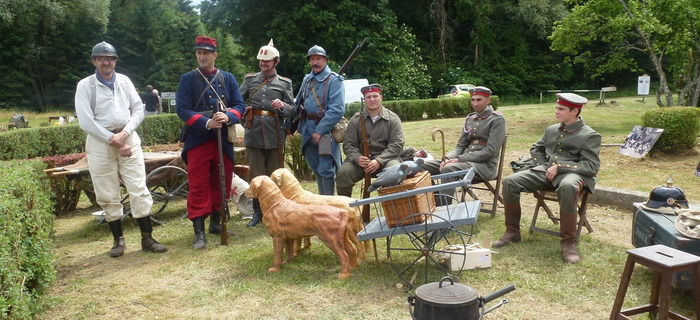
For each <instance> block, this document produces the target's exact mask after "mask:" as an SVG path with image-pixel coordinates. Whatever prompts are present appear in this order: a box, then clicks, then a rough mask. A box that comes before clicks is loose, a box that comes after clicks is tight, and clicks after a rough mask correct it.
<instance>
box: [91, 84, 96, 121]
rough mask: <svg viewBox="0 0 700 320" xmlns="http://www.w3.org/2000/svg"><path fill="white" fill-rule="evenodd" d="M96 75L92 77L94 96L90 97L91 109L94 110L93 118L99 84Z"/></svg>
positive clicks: (93, 112)
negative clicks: (96, 81)
mask: <svg viewBox="0 0 700 320" xmlns="http://www.w3.org/2000/svg"><path fill="white" fill-rule="evenodd" d="M96 77H97V76H95V75H94V74H93V75H92V76H90V88H92V95H90V108H91V109H92V114H93V116H94V115H95V106H96V105H97V84H96V83H95V78H96Z"/></svg>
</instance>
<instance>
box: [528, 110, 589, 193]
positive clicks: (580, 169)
mask: <svg viewBox="0 0 700 320" xmlns="http://www.w3.org/2000/svg"><path fill="white" fill-rule="evenodd" d="M600 141H601V136H600V134H598V132H596V131H595V130H593V129H592V128H591V127H589V126H587V125H586V124H585V123H583V119H582V118H580V117H579V120H578V121H577V122H574V123H572V124H570V125H568V126H564V125H563V124H561V123H559V124H554V125H551V126H549V127H547V129H545V131H544V136H543V137H542V138H541V139H540V140H539V141H537V142H535V144H534V145H533V146H532V148H531V149H530V155H531V156H532V160H533V161H534V162H535V167H533V168H532V169H531V170H534V171H547V168H548V167H550V166H552V165H557V166H558V167H559V168H558V169H557V170H558V171H557V176H556V177H555V178H554V181H552V184H553V185H555V186H556V185H559V182H560V181H561V179H562V178H563V177H564V175H565V174H567V173H575V174H578V175H579V176H581V179H583V181H584V182H585V183H586V189H588V191H589V192H591V193H592V192H593V190H595V182H596V175H597V174H598V169H600V158H599V156H598V155H599V153H600Z"/></svg>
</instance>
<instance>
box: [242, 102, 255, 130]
mask: <svg viewBox="0 0 700 320" xmlns="http://www.w3.org/2000/svg"><path fill="white" fill-rule="evenodd" d="M243 121H244V123H243V127H245V128H246V129H250V128H252V127H253V107H252V106H247V107H245V111H244V112H243Z"/></svg>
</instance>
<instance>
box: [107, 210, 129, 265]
mask: <svg viewBox="0 0 700 320" xmlns="http://www.w3.org/2000/svg"><path fill="white" fill-rule="evenodd" d="M107 224H108V225H109V231H111V232H112V236H113V237H114V245H113V246H112V249H111V250H109V256H110V257H112V258H117V257H121V256H123V255H124V250H126V242H125V241H124V234H123V233H122V220H121V219H117V220H115V221H110V222H108V223H107Z"/></svg>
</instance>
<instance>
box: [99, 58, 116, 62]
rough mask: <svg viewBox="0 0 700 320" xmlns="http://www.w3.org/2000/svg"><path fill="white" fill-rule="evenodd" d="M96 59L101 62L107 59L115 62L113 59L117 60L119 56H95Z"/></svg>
mask: <svg viewBox="0 0 700 320" xmlns="http://www.w3.org/2000/svg"><path fill="white" fill-rule="evenodd" d="M94 59H95V60H97V61H99V62H105V61H109V62H113V61H117V57H95V58H94Z"/></svg>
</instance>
